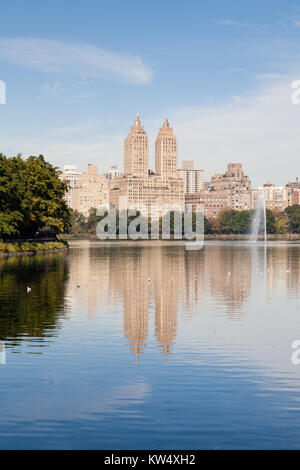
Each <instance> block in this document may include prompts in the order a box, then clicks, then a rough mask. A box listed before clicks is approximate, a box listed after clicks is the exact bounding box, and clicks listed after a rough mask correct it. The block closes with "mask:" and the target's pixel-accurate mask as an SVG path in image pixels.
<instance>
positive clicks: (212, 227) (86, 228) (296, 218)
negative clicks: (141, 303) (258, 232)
mask: <svg viewBox="0 0 300 470" xmlns="http://www.w3.org/2000/svg"><path fill="white" fill-rule="evenodd" d="M253 216H254V211H253V210H244V211H237V210H233V209H224V210H223V211H220V212H219V214H218V217H216V218H214V219H208V218H206V217H204V234H206V235H208V234H248V233H250V232H251V224H252V220H253ZM134 217H136V216H134ZM134 217H128V218H127V223H128V225H129V223H130V222H131V220H133V219H134ZM100 220H101V217H99V216H97V211H96V209H95V208H91V209H90V211H89V214H88V216H87V217H85V216H84V215H83V214H81V213H80V212H78V211H71V229H70V233H73V234H76V235H80V234H84V233H86V234H90V235H92V234H95V233H96V226H97V223H98V222H99V221H100ZM118 220H119V214H118V212H117V223H116V225H117V234H118ZM148 223H149V233H150V230H151V227H150V221H149V222H148ZM161 223H162V219H160V227H161ZM192 225H193V230H195V229H196V217H195V215H193V224H192ZM266 225H267V233H269V234H280V233H300V206H299V205H294V206H291V207H287V208H286V209H285V211H284V212H275V211H271V210H269V209H267V211H266ZM170 233H171V234H173V233H174V213H171V216H170Z"/></svg>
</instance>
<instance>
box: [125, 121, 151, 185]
mask: <svg viewBox="0 0 300 470" xmlns="http://www.w3.org/2000/svg"><path fill="white" fill-rule="evenodd" d="M148 168H149V144H148V136H147V134H146V132H145V130H144V126H142V125H141V122H140V118H139V115H138V114H137V115H136V119H135V122H134V125H133V126H131V128H130V132H129V134H128V136H127V138H126V139H125V141H124V173H125V175H134V176H141V177H143V176H148Z"/></svg>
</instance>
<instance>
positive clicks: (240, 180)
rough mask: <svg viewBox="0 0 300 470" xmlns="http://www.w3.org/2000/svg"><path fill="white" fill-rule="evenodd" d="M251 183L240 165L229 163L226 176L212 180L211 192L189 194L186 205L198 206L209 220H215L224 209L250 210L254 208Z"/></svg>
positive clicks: (215, 177) (194, 207) (214, 177)
mask: <svg viewBox="0 0 300 470" xmlns="http://www.w3.org/2000/svg"><path fill="white" fill-rule="evenodd" d="M250 188H251V182H250V180H249V178H248V177H247V176H245V175H244V172H243V168H242V165H241V164H240V163H229V165H228V166H227V171H226V173H225V174H216V175H215V176H213V177H212V178H211V184H210V188H209V190H206V189H205V188H204V189H202V191H198V192H197V191H195V192H194V193H187V194H186V196H185V202H186V204H191V205H192V206H193V210H195V209H196V206H198V207H200V210H201V211H202V212H203V213H204V215H205V217H207V218H215V217H217V215H218V213H219V212H220V211H221V210H224V209H233V210H249V209H251V208H252V197H251V190H250Z"/></svg>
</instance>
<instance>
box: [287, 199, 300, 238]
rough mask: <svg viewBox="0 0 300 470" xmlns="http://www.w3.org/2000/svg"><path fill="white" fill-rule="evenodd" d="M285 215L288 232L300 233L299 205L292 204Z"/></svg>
mask: <svg viewBox="0 0 300 470" xmlns="http://www.w3.org/2000/svg"><path fill="white" fill-rule="evenodd" d="M285 213H286V214H287V217H288V222H287V225H288V230H289V232H291V233H300V205H298V204H294V205H293V206H290V207H287V208H286V209H285Z"/></svg>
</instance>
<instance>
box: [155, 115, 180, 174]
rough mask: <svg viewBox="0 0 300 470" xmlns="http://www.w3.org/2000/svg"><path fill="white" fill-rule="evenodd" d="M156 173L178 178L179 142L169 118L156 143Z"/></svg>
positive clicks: (160, 130)
mask: <svg viewBox="0 0 300 470" xmlns="http://www.w3.org/2000/svg"><path fill="white" fill-rule="evenodd" d="M155 173H156V174H157V175H159V176H168V177H170V178H177V176H178V175H177V140H176V137H175V135H174V134H173V128H172V127H170V124H169V121H168V118H166V119H165V120H164V123H163V126H162V127H161V128H160V129H159V132H158V135H157V137H156V141H155Z"/></svg>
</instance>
